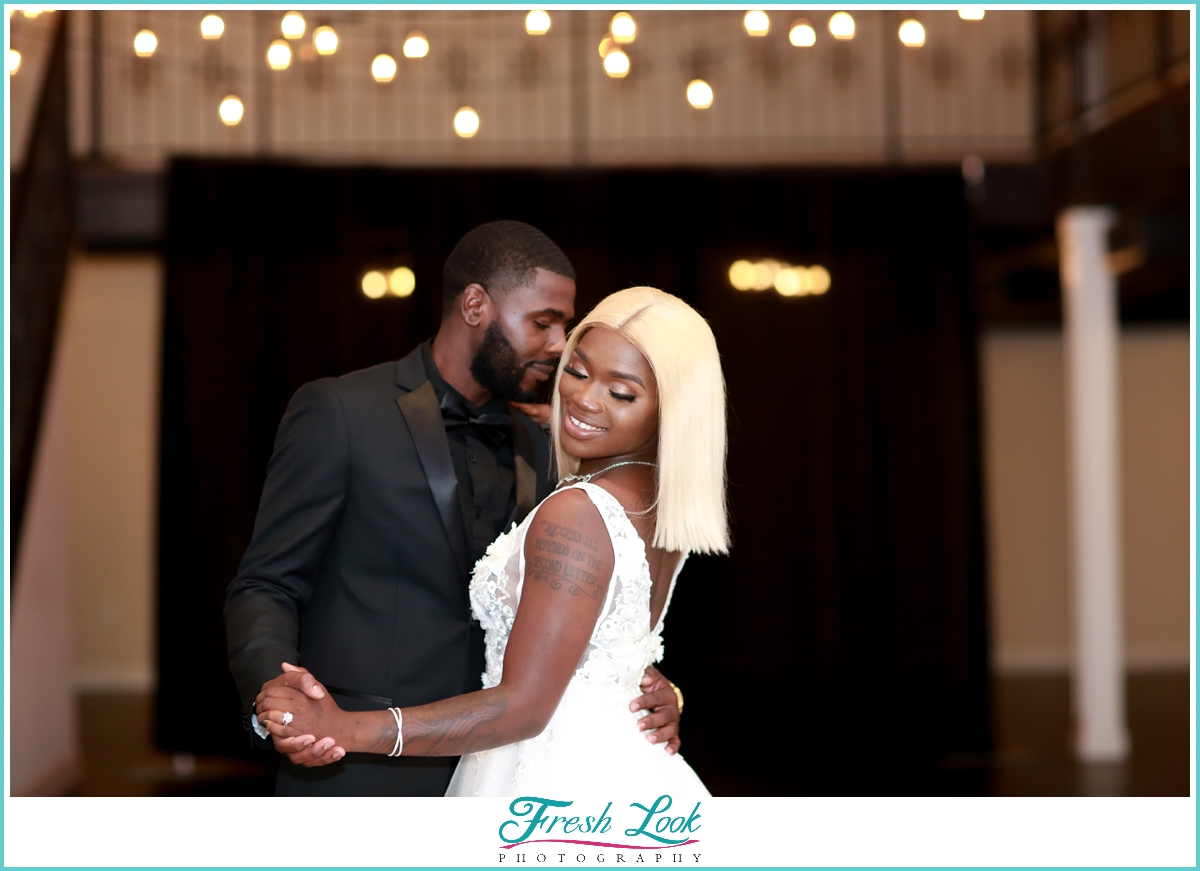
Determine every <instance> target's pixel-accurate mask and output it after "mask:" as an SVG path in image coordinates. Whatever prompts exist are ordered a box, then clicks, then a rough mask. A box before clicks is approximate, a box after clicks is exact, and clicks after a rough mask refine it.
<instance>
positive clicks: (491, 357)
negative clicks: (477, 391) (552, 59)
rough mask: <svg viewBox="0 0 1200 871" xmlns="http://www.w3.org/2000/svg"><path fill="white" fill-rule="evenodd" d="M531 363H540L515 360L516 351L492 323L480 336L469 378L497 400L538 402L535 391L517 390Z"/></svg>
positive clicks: (498, 324) (498, 327)
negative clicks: (480, 341)
mask: <svg viewBox="0 0 1200 871" xmlns="http://www.w3.org/2000/svg"><path fill="white" fill-rule="evenodd" d="M533 362H542V361H534V360H529V361H526V362H524V363H522V362H521V360H520V359H519V358H518V357H517V349H516V348H514V347H513V346H512V343H511V342H510V341H509V340H508V336H506V335H504V330H502V329H501V328H500V323H499V322H498V321H492V322H491V323H490V324H489V325H488V328H487V330H486V331H485V332H484V334H483V343H482V344H481V345H480V346H479V350H478V351H476V352H475V356H474V358H473V359H472V360H471V375H472V377H474V379H475V380H476V381H477V382H479V384H480V385H482V386H483V387H486V388H487V389H488V390H490V391H492V393H494V394H495V395H496V396H499V397H500V398H501V399H507V400H508V401H509V402H538V401H540V397H539V396H538V393H537V391H536V390H526V389H524V388H523V387H522V386H521V379H522V378H524V377H525V370H526V369H527V368H528V366H529V364H530V363H533ZM545 362H547V363H557V361H545Z"/></svg>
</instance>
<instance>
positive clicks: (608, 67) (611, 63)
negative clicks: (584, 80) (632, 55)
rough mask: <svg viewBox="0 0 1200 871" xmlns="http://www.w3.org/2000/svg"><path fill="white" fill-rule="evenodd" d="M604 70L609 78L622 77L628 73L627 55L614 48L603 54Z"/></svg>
mask: <svg viewBox="0 0 1200 871" xmlns="http://www.w3.org/2000/svg"><path fill="white" fill-rule="evenodd" d="M604 72H605V73H607V74H608V77H609V78H610V79H623V78H625V77H626V76H627V75H629V55H627V54H625V52H623V51H621V49H619V48H614V49H613V50H612V51H610V52H609V53H608V54H606V55H605V56H604Z"/></svg>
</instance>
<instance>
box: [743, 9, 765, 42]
mask: <svg viewBox="0 0 1200 871" xmlns="http://www.w3.org/2000/svg"><path fill="white" fill-rule="evenodd" d="M742 26H744V27H745V28H746V32H747V33H748V34H750V35H751V36H766V35H767V34H768V33H769V32H770V30H771V19H770V18H769V17H768V16H767V13H765V12H763V11H762V10H761V9H751V10H750V11H749V12H747V13H746V17H745V18H743V19H742Z"/></svg>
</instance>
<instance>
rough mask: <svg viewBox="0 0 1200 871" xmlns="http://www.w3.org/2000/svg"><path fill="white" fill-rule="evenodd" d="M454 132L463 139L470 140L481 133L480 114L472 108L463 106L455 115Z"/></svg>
mask: <svg viewBox="0 0 1200 871" xmlns="http://www.w3.org/2000/svg"><path fill="white" fill-rule="evenodd" d="M454 132H455V133H457V134H458V135H459V136H461V137H462V138H463V139H470V138H471V137H472V136H474V135H475V134H476V133H478V132H479V113H478V112H476V111H475V110H474V109H472V108H471V107H470V106H463V107H462V108H461V109H459V110H458V111H457V112H455V113H454Z"/></svg>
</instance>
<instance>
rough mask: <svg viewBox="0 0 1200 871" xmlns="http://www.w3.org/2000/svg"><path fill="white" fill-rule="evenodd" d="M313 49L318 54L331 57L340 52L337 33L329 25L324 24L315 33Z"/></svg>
mask: <svg viewBox="0 0 1200 871" xmlns="http://www.w3.org/2000/svg"><path fill="white" fill-rule="evenodd" d="M313 48H315V49H316V50H317V54H323V55H331V54H333V53H334V52H335V51H337V50H338V35H337V32H336V31H335V30H334V29H333V28H332V27H330V26H329V25H328V24H323V25H321V26H320V27H318V28H317V29H316V30H314V31H313Z"/></svg>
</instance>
